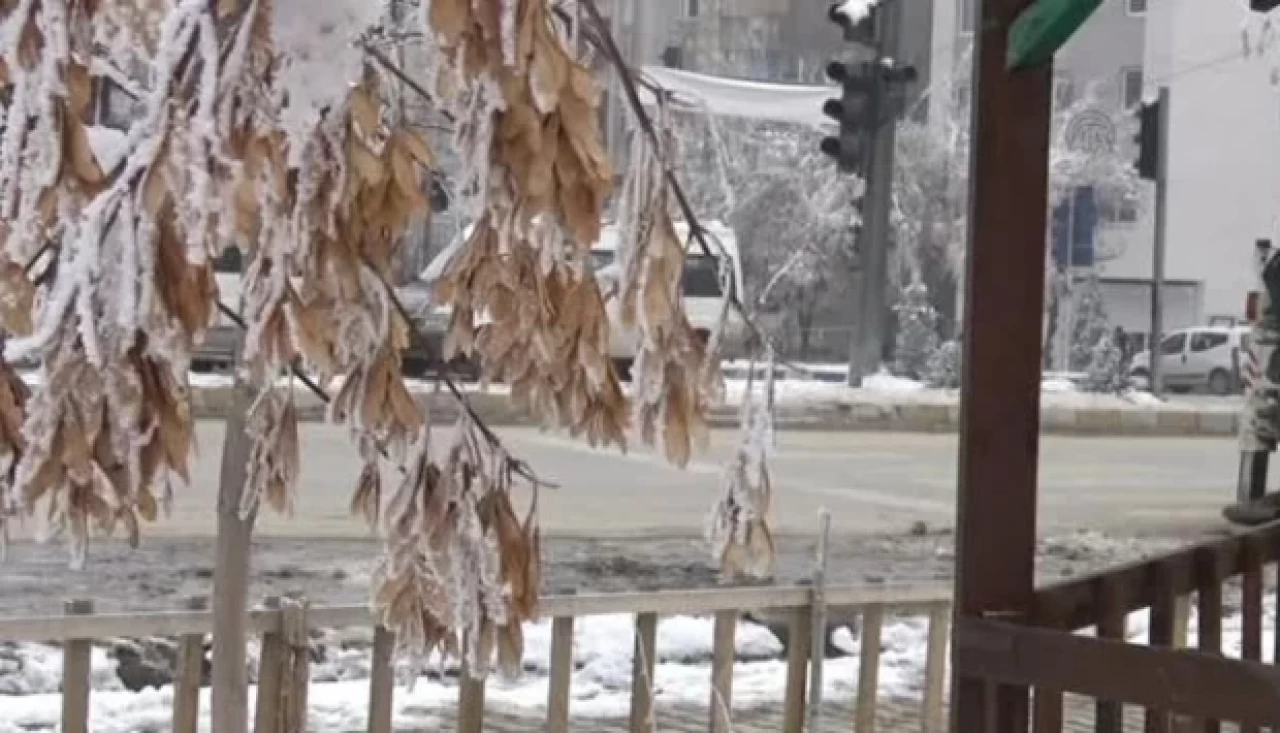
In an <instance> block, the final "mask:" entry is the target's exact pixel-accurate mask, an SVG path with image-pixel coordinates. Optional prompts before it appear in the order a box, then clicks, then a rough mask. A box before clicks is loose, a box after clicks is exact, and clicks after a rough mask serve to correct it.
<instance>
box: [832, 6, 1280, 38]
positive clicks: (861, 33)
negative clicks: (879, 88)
mask: <svg viewBox="0 0 1280 733" xmlns="http://www.w3.org/2000/svg"><path fill="white" fill-rule="evenodd" d="M1277 2H1280V0H1277ZM827 17H828V18H830V19H831V22H832V23H835V24H836V25H838V26H840V30H841V31H842V32H843V33H844V40H845V42H847V43H860V44H863V45H865V46H872V45H875V42H876V6H875V5H872V4H870V3H867V2H865V1H864V0H853V1H852V2H841V3H832V5H831V7H830V8H829V9H828V10H827Z"/></svg>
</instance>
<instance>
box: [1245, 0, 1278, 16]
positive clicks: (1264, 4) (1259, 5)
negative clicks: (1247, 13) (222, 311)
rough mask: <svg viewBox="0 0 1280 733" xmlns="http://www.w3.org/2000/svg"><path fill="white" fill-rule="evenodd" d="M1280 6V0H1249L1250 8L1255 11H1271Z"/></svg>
mask: <svg viewBox="0 0 1280 733" xmlns="http://www.w3.org/2000/svg"><path fill="white" fill-rule="evenodd" d="M1277 7H1280V0H1249V9H1250V10H1252V11H1253V12H1255V13H1270V12H1271V11H1272V10H1275V9H1276V8H1277Z"/></svg>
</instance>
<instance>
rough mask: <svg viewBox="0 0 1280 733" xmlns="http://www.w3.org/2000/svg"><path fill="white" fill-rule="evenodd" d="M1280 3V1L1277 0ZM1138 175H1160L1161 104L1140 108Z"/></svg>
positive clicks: (1145, 177)
mask: <svg viewBox="0 0 1280 733" xmlns="http://www.w3.org/2000/svg"><path fill="white" fill-rule="evenodd" d="M1276 2H1277V3H1280V0H1276ZM1137 114H1138V135H1137V137H1135V138H1134V141H1135V142H1137V143H1138V163H1137V168H1138V175H1139V176H1141V177H1142V178H1144V179H1146V180H1148V181H1154V180H1156V178H1157V177H1158V176H1159V173H1160V103H1159V102H1143V103H1142V105H1141V106H1140V107H1139V108H1138V112H1137Z"/></svg>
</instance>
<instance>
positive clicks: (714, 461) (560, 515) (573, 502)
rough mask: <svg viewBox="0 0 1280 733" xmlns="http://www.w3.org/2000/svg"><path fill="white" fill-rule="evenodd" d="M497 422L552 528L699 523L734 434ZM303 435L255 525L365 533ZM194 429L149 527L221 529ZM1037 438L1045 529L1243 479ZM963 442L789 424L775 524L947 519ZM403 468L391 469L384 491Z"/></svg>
mask: <svg viewBox="0 0 1280 733" xmlns="http://www.w3.org/2000/svg"><path fill="white" fill-rule="evenodd" d="M499 432H500V434H501V435H502V437H503V439H504V440H506V441H507V444H508V446H509V448H510V450H512V451H513V452H514V453H515V454H516V455H518V456H520V457H521V458H524V459H525V460H527V461H529V462H530V463H531V464H532V465H533V467H534V468H535V470H536V471H538V473H539V474H540V475H542V476H543V477H544V478H546V479H547V480H550V481H554V482H556V483H558V484H559V486H560V488H558V489H556V490H547V491H544V492H543V496H542V497H541V513H542V521H543V527H544V530H545V532H546V533H547V534H548V535H550V536H559V537H573V538H602V539H609V538H627V537H638V536H654V535H657V536H665V537H678V536H697V535H700V534H701V531H702V525H703V520H704V518H705V516H706V513H707V511H708V509H709V507H710V506H711V503H712V501H713V500H714V498H715V497H716V495H717V492H718V486H719V474H720V466H721V464H722V463H723V461H724V458H725V457H726V456H727V455H728V454H729V452H730V450H731V449H732V446H733V442H734V440H735V439H736V437H737V434H736V432H734V431H718V432H716V433H715V434H714V437H713V445H712V448H711V451H710V453H709V454H706V455H704V456H702V457H701V458H699V459H695V461H694V462H693V463H692V464H691V465H690V466H689V468H688V469H687V470H684V471H681V470H677V469H674V468H672V467H670V466H668V465H667V464H666V463H665V462H664V461H663V460H662V459H661V458H659V457H657V456H655V455H654V454H652V453H651V452H650V451H648V450H640V449H634V450H632V451H631V452H630V453H629V454H627V455H620V454H619V453H617V452H600V451H595V450H592V449H591V448H590V447H588V446H587V445H585V444H584V443H580V442H578V441H574V440H571V439H569V438H567V437H561V436H558V435H553V434H544V433H539V432H538V431H536V430H530V429H502V430H500V431H499ZM448 435H449V429H447V428H445V429H438V430H437V433H436V436H435V437H436V440H437V441H440V442H443V441H444V440H447V438H448ZM300 439H301V443H302V446H303V448H302V450H303V472H302V481H301V487H300V490H299V496H298V499H297V511H296V513H295V515H294V516H293V517H283V516H278V515H273V514H269V515H266V516H264V517H262V518H261V519H260V523H259V536H276V537H329V538H360V537H367V536H368V530H367V528H366V527H364V526H363V525H362V524H361V523H360V522H359V521H357V520H356V519H354V518H352V517H351V516H350V514H349V512H348V504H349V501H350V498H351V492H352V488H353V485H354V482H355V480H356V476H357V474H358V473H359V468H360V467H359V464H358V460H357V458H356V452H355V449H354V448H353V447H352V446H351V444H350V443H349V441H348V439H347V436H346V431H345V430H344V429H342V428H338V427H334V426H329V425H321V424H306V425H304V426H303V427H302V430H301V435H300ZM198 440H199V456H198V458H197V459H196V460H195V466H194V486H192V487H190V488H181V487H175V501H174V509H173V515H172V516H171V517H170V518H168V519H167V520H162V521H161V522H160V524H159V525H158V526H156V527H150V528H146V529H145V530H144V533H145V534H147V535H150V536H161V535H167V536H182V537H195V536H206V535H211V534H212V532H213V527H214V521H213V511H212V509H213V507H214V495H215V491H216V486H217V471H218V459H219V451H220V449H221V444H222V426H221V424H220V423H216V422H207V423H201V424H200V425H199V430H198ZM438 444H439V443H438ZM1041 447H1042V450H1041V454H1042V459H1041V490H1040V491H1041V493H1040V497H1041V500H1040V528H1041V534H1045V533H1049V532H1057V531H1070V530H1075V529H1082V528H1089V529H1098V530H1103V531H1107V530H1121V531H1122V532H1121V533H1131V532H1135V531H1140V530H1143V529H1149V530H1152V531H1161V530H1164V529H1175V528H1183V527H1196V526H1204V525H1206V524H1215V523H1217V522H1218V521H1219V520H1218V512H1219V510H1220V509H1221V507H1222V506H1223V505H1224V504H1225V503H1227V501H1228V500H1229V499H1230V498H1231V496H1232V492H1233V491H1234V489H1233V483H1232V482H1233V481H1234V476H1235V470H1236V450H1235V442H1234V441H1233V440H1230V439H1204V438H1193V439H1177V438H1159V439H1131V438H1069V437H1046V438H1044V439H1043V440H1042V442H1041ZM956 456H957V438H956V436H954V435H919V434H906V433H817V432H786V433H782V434H780V435H779V445H778V450H777V455H776V459H775V461H774V462H773V471H774V487H775V503H774V509H775V529H776V531H777V532H778V533H780V534H802V535H807V534H810V533H812V531H813V529H814V527H815V525H816V517H817V513H818V511H819V510H820V509H821V508H822V507H826V508H828V509H830V510H831V512H832V515H833V523H834V531H835V532H836V533H837V534H878V533H885V532H901V531H904V530H905V529H906V528H907V527H910V526H911V524H912V523H913V522H916V521H923V522H925V523H926V524H927V525H928V526H930V527H949V526H951V525H952V524H953V522H954V515H955V507H954V502H955V481H956V479H955V465H956ZM398 478H399V476H398V475H397V474H394V473H389V474H388V476H387V484H386V485H387V488H386V491H388V492H389V491H392V490H394V488H395V486H396V485H397V481H398ZM522 494H526V492H522ZM526 495H527V494H526Z"/></svg>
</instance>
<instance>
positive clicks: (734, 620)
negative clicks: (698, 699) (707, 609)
mask: <svg viewBox="0 0 1280 733" xmlns="http://www.w3.org/2000/svg"><path fill="white" fill-rule="evenodd" d="M737 630H738V612H737V611H720V612H719V613H717V614H716V623H715V632H714V639H715V641H714V644H713V646H712V655H711V723H710V731H711V733H732V731H733V656H734V637H735V634H736V633H737Z"/></svg>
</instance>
